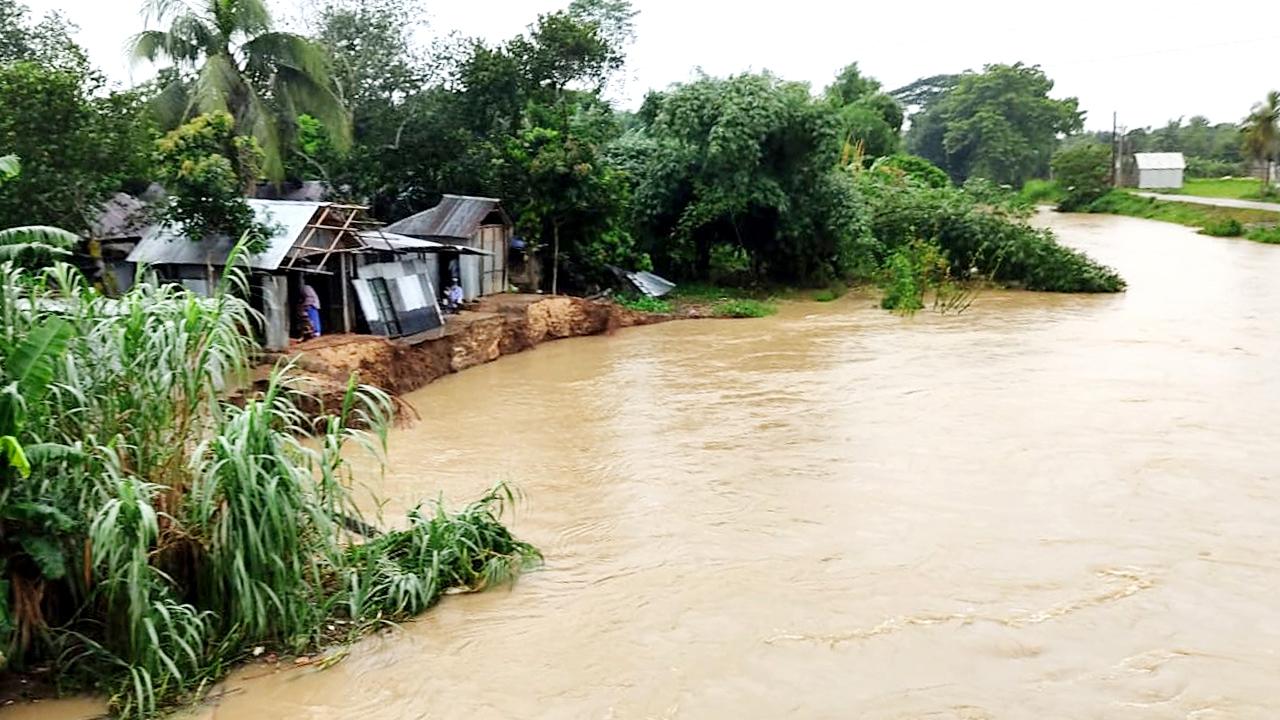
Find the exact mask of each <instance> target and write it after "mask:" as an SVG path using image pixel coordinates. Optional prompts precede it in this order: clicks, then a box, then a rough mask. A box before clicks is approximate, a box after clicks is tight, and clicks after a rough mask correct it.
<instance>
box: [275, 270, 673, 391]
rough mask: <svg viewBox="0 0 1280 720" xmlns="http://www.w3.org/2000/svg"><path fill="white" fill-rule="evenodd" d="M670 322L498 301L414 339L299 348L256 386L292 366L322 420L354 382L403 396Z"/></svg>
mask: <svg viewBox="0 0 1280 720" xmlns="http://www.w3.org/2000/svg"><path fill="white" fill-rule="evenodd" d="M671 319H674V318H673V317H672V316H665V315H651V314H646V313H640V312H635V311H632V310H627V309H626V308H622V307H619V306H617V305H615V304H613V303H610V302H600V301H593V300H586V299H583V298H575V297H565V296H546V295H518V294H505V295H494V296H490V297H486V298H482V299H481V300H480V301H479V302H477V303H473V304H472V305H471V306H470V307H469V308H468V309H467V310H465V311H463V312H461V313H459V314H457V315H450V316H448V317H447V318H446V321H445V326H444V327H443V328H439V329H437V330H432V331H428V332H426V333H421V334H419V335H416V336H411V337H407V338H400V339H396V340H389V339H387V338H384V337H378V336H372V335H352V334H338V335H325V336H322V337H318V338H315V339H313V340H308V341H306V342H300V343H296V344H295V345H293V346H292V347H291V348H290V349H289V351H288V352H286V353H278V354H273V355H271V356H268V357H266V358H264V364H263V365H262V366H260V367H259V368H258V370H257V372H256V373H255V376H254V380H255V385H258V386H262V385H264V384H265V382H266V379H267V377H268V376H269V374H270V369H271V367H272V366H274V365H275V363H277V362H279V361H281V360H283V359H287V358H291V359H292V360H293V362H294V363H295V365H296V371H295V373H294V374H295V375H297V376H299V382H300V383H301V386H302V389H303V390H304V391H305V392H307V393H308V394H309V395H312V396H314V397H315V398H316V404H317V407H313V408H306V409H307V410H309V411H314V412H315V413H316V414H320V413H321V412H322V411H323V410H324V409H325V408H333V407H336V406H337V405H338V404H340V403H341V401H342V398H343V395H344V394H345V393H346V388H347V382H348V379H349V378H350V377H351V376H352V375H353V374H354V375H355V376H356V377H357V380H358V382H360V383H362V384H367V385H373V386H375V387H378V388H381V389H382V390H384V391H386V392H388V393H390V394H391V395H393V396H397V395H402V394H404V393H408V392H412V391H413V390H417V389H418V388H420V387H423V386H424V385H427V384H428V383H431V382H433V381H434V380H436V379H438V378H440V377H443V376H445V375H448V374H450V373H455V372H459V371H461V370H465V369H467V368H469V367H474V366H476V365H480V364H483V363H487V362H492V361H494V360H497V359H498V358H499V357H501V356H503V355H510V354H512V353H517V352H522V351H524V350H528V349H529V348H532V347H534V346H536V345H539V344H541V343H544V342H547V341H550V340H559V339H562V338H569V337H579V336H583V335H599V334H602V333H609V332H612V331H614V330H616V329H618V328H622V327H631V326H635V325H648V324H652V323H657V322H663V321H666V320H671Z"/></svg>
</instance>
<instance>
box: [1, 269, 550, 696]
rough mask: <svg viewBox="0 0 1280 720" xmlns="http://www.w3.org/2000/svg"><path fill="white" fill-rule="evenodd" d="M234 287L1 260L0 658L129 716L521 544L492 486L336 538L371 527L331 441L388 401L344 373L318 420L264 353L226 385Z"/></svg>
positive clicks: (240, 332)
mask: <svg viewBox="0 0 1280 720" xmlns="http://www.w3.org/2000/svg"><path fill="white" fill-rule="evenodd" d="M247 295H248V293H247V288H246V287H245V283H244V279H243V276H241V275H239V274H238V273H235V272H232V273H229V274H228V275H227V277H226V278H225V279H224V281H223V283H222V287H221V289H220V290H219V292H217V293H216V294H215V296H214V297H212V298H203V297H199V296H196V295H193V294H191V293H189V292H187V291H185V290H183V289H182V288H180V287H177V286H171V285H170V286H166V285H153V284H148V283H143V284H140V285H138V286H137V287H135V288H134V289H132V290H131V291H130V292H129V293H127V294H126V295H125V296H124V297H122V298H118V299H113V298H106V297H103V296H102V295H100V294H99V293H98V292H96V291H95V290H93V289H92V288H90V287H88V286H87V285H86V284H85V283H84V282H83V280H82V279H81V278H80V276H79V275H78V273H77V272H76V271H74V270H73V269H72V268H70V267H69V266H65V265H60V266H54V267H52V268H48V269H46V270H43V271H38V272H31V271H26V270H23V269H20V268H17V267H15V266H13V265H11V264H8V263H5V264H0V355H3V367H4V378H3V379H2V380H0V388H3V390H0V446H3V447H0V480H2V481H3V484H2V485H0V563H2V565H0V568H2V570H0V578H2V579H0V653H2V654H3V655H2V657H0V663H3V665H2V667H3V669H5V670H21V669H23V668H26V667H31V666H33V665H36V664H41V663H44V664H52V665H53V666H54V667H55V668H56V670H57V672H58V673H59V675H60V678H59V680H60V681H61V682H62V683H64V684H73V685H74V684H79V685H81V686H88V687H93V688H97V689H99V690H101V691H103V692H105V693H106V694H108V695H109V697H110V705H111V709H112V712H113V713H115V714H117V715H119V716H126V717H146V716H150V715H154V714H156V713H157V712H160V711H161V710H162V709H163V708H164V707H165V706H166V704H168V703H172V702H174V701H175V700H179V699H182V698H191V697H197V696H199V694H200V693H201V692H203V690H204V689H205V688H207V687H208V684H209V683H210V682H212V681H213V680H214V679H216V678H217V677H218V676H219V675H220V674H221V673H223V672H225V671H226V670H227V669H228V668H229V667H230V666H231V665H232V664H234V663H235V662H236V661H238V660H239V659H241V658H243V657H244V656H245V651H246V648H248V647H250V646H256V645H268V646H272V647H276V648H279V649H280V650H282V651H285V652H302V651H304V650H308V649H312V648H315V647H317V646H318V645H319V644H321V643H323V642H324V641H325V640H326V635H325V632H324V630H323V629H324V628H325V627H326V626H327V625H328V624H329V622H330V621H331V620H334V619H345V620H347V621H350V622H351V623H353V624H354V625H356V626H362V625H365V624H367V623H370V622H373V621H383V620H385V619H388V618H390V619H398V618H404V617H408V616H410V615H412V614H414V613H418V612H421V611H422V610H424V609H426V608H427V607H430V605H431V604H433V603H434V602H435V601H436V600H437V599H438V598H439V597H440V595H441V594H442V593H443V592H444V591H446V590H448V589H449V588H454V587H461V588H464V589H466V590H482V589H484V588H486V587H492V586H494V585H497V584H501V583H505V582H509V581H511V580H512V579H514V578H515V576H516V575H517V574H518V573H519V572H520V571H521V570H523V569H525V568H527V567H529V566H530V565H532V564H534V563H536V562H537V561H538V559H539V558H540V556H539V554H538V552H537V550H536V549H534V548H533V547H532V546H530V545H528V544H526V543H523V542H520V541H519V540H516V539H515V538H514V537H512V535H511V534H510V532H508V531H507V529H506V528H505V527H504V526H503V525H502V524H501V521H500V518H501V515H502V512H503V511H504V510H505V509H506V508H507V507H508V506H509V505H510V502H511V501H513V500H514V499H515V496H514V495H513V493H512V492H511V491H510V490H509V489H507V488H505V487H502V486H500V487H499V488H498V489H496V490H494V491H493V492H491V493H489V494H488V495H486V496H485V497H483V498H482V499H481V500H480V501H478V502H477V503H475V504H473V505H471V506H469V507H467V508H466V509H464V510H463V511H461V512H459V513H449V512H446V511H445V509H444V507H443V505H442V504H440V503H437V504H436V505H435V506H434V508H433V509H432V511H431V512H426V511H423V510H419V511H415V512H414V513H410V515H409V518H408V527H407V529H404V530H396V531H390V532H381V531H378V532H376V533H373V534H377V535H378V536H377V537H376V538H373V539H364V538H359V537H354V536H353V535H352V533H351V531H350V530H349V529H348V528H349V527H352V526H353V525H354V526H357V527H369V525H368V523H365V522H364V521H363V520H362V519H360V513H359V509H358V508H357V507H356V506H355V504H354V502H353V500H352V497H351V493H350V492H349V489H350V488H351V487H352V485H353V482H354V478H352V476H351V473H350V469H349V467H348V465H347V464H346V461H345V459H344V455H343V452H344V449H345V448H347V447H348V446H350V445H352V444H356V445H359V446H363V447H365V448H367V449H369V450H372V451H374V452H380V450H381V448H382V445H383V443H384V442H385V433H384V432H383V430H384V429H385V427H386V420H387V419H388V417H389V412H390V400H389V398H388V397H387V396H386V395H385V394H383V393H382V392H381V391H379V390H377V389H375V388H371V387H365V386H361V385H358V384H357V383H356V382H355V380H354V379H353V380H352V382H351V384H350V385H349V387H348V392H347V395H346V397H345V398H344V400H343V402H342V403H341V405H340V407H336V408H328V409H327V412H328V414H327V415H325V416H324V417H323V418H321V420H320V422H319V423H316V422H315V419H314V418H312V417H308V416H307V415H306V414H304V413H303V412H302V411H301V410H300V409H299V407H300V401H301V400H303V399H305V397H304V396H303V395H302V394H301V392H300V391H299V390H298V389H297V387H296V386H295V384H294V382H293V381H292V380H291V370H292V368H291V366H290V365H289V364H288V363H282V364H280V365H278V366H277V367H276V368H275V369H274V371H273V372H272V373H271V376H270V379H269V381H268V382H267V384H266V388H265V390H264V391H262V392H261V393H251V394H249V396H248V397H247V398H246V399H244V400H243V401H242V402H240V403H233V402H230V401H229V399H228V391H229V390H230V389H232V388H234V387H235V386H236V384H237V383H238V382H239V381H240V380H241V379H242V378H244V377H246V372H247V370H248V369H249V367H250V365H251V363H252V361H253V359H254V357H255V354H256V352H257V347H256V345H255V343H254V341H253V340H252V330H253V327H254V325H255V323H256V322H257V319H256V318H255V316H254V314H253V311H252V310H251V309H250V308H249V306H248V305H247V304H246V303H245V302H244V301H242V300H241V299H240V298H241V297H246V296H247ZM354 427H369V428H373V430H372V431H364V430H356V429H354ZM317 428H318V430H319V438H318V441H317V442H306V443H304V442H302V441H301V440H300V439H299V438H300V437H301V436H302V435H303V434H309V433H310V432H311V431H313V430H315V429H317Z"/></svg>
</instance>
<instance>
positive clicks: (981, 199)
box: [963, 177, 1034, 217]
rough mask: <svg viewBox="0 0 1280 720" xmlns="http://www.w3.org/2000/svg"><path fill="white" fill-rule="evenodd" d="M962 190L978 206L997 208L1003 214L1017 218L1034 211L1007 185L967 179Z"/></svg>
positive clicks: (985, 180)
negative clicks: (1016, 216)
mask: <svg viewBox="0 0 1280 720" xmlns="http://www.w3.org/2000/svg"><path fill="white" fill-rule="evenodd" d="M963 189H964V191H965V193H967V194H968V195H969V197H971V198H973V199H974V200H977V201H978V204H980V205H986V206H988V207H993V208H998V209H1000V210H1003V211H1004V212H1007V213H1010V214H1012V215H1018V216H1023V217H1025V216H1028V215H1030V214H1031V211H1032V210H1033V209H1034V208H1033V207H1032V205H1031V203H1029V202H1027V200H1026V199H1025V198H1023V197H1022V195H1020V194H1019V193H1016V192H1014V191H1013V188H1012V187H1009V186H1008V185H997V184H996V183H994V182H992V181H990V180H988V179H986V178H979V177H974V178H969V179H968V180H965V181H964V186H963Z"/></svg>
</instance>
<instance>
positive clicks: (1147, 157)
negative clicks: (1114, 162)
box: [1133, 152, 1187, 170]
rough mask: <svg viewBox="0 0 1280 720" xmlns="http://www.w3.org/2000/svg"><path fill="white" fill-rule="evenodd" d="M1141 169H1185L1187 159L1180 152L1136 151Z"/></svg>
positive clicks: (1136, 157) (1137, 162)
mask: <svg viewBox="0 0 1280 720" xmlns="http://www.w3.org/2000/svg"><path fill="white" fill-rule="evenodd" d="M1133 161H1134V163H1136V164H1137V166H1138V169H1139V170H1184V169H1186V167H1187V161H1186V159H1185V158H1183V157H1182V153H1180V152H1160V153H1134V154H1133Z"/></svg>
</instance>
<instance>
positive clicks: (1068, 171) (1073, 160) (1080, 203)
mask: <svg viewBox="0 0 1280 720" xmlns="http://www.w3.org/2000/svg"><path fill="white" fill-rule="evenodd" d="M1053 177H1054V179H1055V180H1057V182H1058V185H1059V187H1061V188H1062V190H1063V197H1062V201H1061V202H1060V203H1059V204H1058V209H1059V210H1062V211H1064V212H1073V211H1076V210H1080V209H1083V208H1084V207H1086V206H1087V205H1088V204H1089V203H1091V202H1093V201H1094V200H1097V199H1098V198H1100V197H1102V196H1103V195H1106V194H1107V191H1108V190H1110V189H1111V182H1110V181H1111V148H1110V147H1108V146H1106V145H1098V144H1096V143H1089V144H1081V145H1077V146H1075V147H1072V148H1067V149H1063V150H1059V151H1058V152H1056V153H1054V155H1053Z"/></svg>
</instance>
